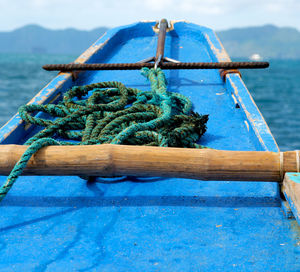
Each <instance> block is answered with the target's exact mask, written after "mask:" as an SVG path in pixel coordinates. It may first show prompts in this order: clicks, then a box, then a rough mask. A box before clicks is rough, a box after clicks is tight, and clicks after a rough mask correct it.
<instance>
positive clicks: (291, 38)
mask: <svg viewBox="0 0 300 272" xmlns="http://www.w3.org/2000/svg"><path fill="white" fill-rule="evenodd" d="M217 35H218V36H219V38H220V40H221V41H222V43H223V45H224V47H225V49H226V51H227V52H228V53H229V55H230V56H231V57H243V58H245V57H249V56H251V55H252V54H255V53H257V54H259V55H261V56H262V57H263V58H267V59H268V58H276V59H300V32H299V31H298V30H297V29H295V28H289V27H280V28H279V27H276V26H273V25H265V26H261V27H247V28H234V29H229V30H226V31H219V32H217Z"/></svg>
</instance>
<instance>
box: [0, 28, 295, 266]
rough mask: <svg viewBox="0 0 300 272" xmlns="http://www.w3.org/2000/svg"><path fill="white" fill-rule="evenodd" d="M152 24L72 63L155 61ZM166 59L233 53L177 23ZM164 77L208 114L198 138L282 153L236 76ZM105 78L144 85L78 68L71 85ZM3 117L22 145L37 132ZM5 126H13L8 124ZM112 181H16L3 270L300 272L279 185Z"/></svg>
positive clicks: (4, 213) (4, 214)
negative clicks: (77, 73)
mask: <svg viewBox="0 0 300 272" xmlns="http://www.w3.org/2000/svg"><path fill="white" fill-rule="evenodd" d="M154 25H155V23H154V22H150V23H138V24H133V25H130V26H125V27H121V28H116V29H113V30H110V31H108V32H107V33H106V34H105V35H104V36H103V37H102V38H100V39H99V40H98V41H97V42H96V43H95V44H94V45H93V46H92V47H91V48H90V49H89V50H88V51H86V53H84V54H83V55H81V56H80V57H79V58H78V59H77V62H96V61H103V62H135V61H138V60H141V59H144V58H146V57H150V56H153V55H154V53H155V47H156V38H157V36H156V34H155V33H154V32H153V30H152V27H153V26H154ZM165 56H168V57H171V58H174V59H179V60H181V61H208V62H209V61H224V60H228V59H229V57H228V55H227V54H226V52H225V50H224V49H223V47H222V45H221V44H220V42H219V40H218V39H217V37H216V36H215V34H214V33H213V31H211V30H210V29H207V28H204V27H200V26H197V25H194V24H189V23H184V22H178V23H175V24H174V30H173V31H170V32H168V33H167V37H166V47H165ZM61 76H62V77H63V78H61V79H60V77H61ZM61 76H58V77H56V78H55V79H54V83H53V84H54V85H52V87H50V88H53V87H54V89H55V90H56V88H58V87H59V88H60V91H61V92H64V91H65V90H66V89H67V88H68V87H70V85H71V84H72V82H71V80H70V75H68V74H65V75H61ZM166 76H167V79H168V82H169V87H168V88H169V91H174V92H180V93H182V94H184V95H186V96H188V97H190V98H191V99H192V101H193V103H194V107H195V110H196V111H198V112H199V113H205V114H206V113H208V114H210V119H209V122H208V131H207V133H206V134H205V136H204V137H203V139H202V142H201V143H202V144H204V145H208V146H210V147H212V148H218V149H226V150H271V151H277V150H278V148H277V145H276V143H275V141H274V139H273V137H272V135H271V133H270V131H269V129H268V127H267V125H266V124H265V122H264V120H263V118H262V116H261V114H260V113H259V111H258V110H257V108H256V106H255V104H254V102H253V100H252V98H251V96H250V95H249V92H248V90H247V88H246V87H245V86H244V84H243V82H242V80H241V79H240V77H239V76H237V75H227V80H226V83H224V82H223V81H222V79H221V78H220V75H219V71H217V70H192V71H188V70H179V71H178V70H173V71H166ZM66 77H67V78H66ZM61 80H63V81H61ZM106 80H118V81H122V82H123V83H124V84H125V85H128V86H131V87H137V88H141V89H148V88H149V84H148V83H147V82H145V80H144V78H143V77H142V76H141V75H140V73H139V71H98V72H82V73H80V74H79V75H78V79H77V80H76V82H75V83H74V84H78V85H80V84H89V83H92V82H98V81H106ZM58 82H60V83H58ZM47 90H49V86H48V87H46V88H45V92H47ZM55 90H53V92H50V93H48V94H47V95H48V97H47V101H50V100H51V99H53V97H54V93H56V91H55ZM231 93H233V94H234V97H235V98H233V97H232V95H231ZM56 94H57V93H56ZM39 99H40V98H39V96H38V97H36V98H35V101H37V100H39ZM234 99H235V100H236V101H237V102H238V104H239V105H240V108H236V102H235V100H234ZM16 118H17V117H16ZM11 122H12V123H9V124H7V125H6V126H5V127H4V128H2V130H1V131H0V136H1V137H2V143H6V142H10V143H20V142H22V141H24V138H27V137H30V135H32V133H33V132H34V129H28V130H27V134H28V135H27V134H25V132H24V128H22V129H21V128H20V129H19V130H18V128H19V127H21V126H22V125H16V124H18V123H14V122H19V121H17V119H16V120H15V121H13V120H12V121H11ZM245 122H247V123H245ZM12 125H14V126H17V128H14V130H12ZM10 131H11V132H10ZM7 135H9V136H7ZM21 137H23V139H20V138H21ZM8 138H9V140H7V139H8ZM120 179H121V180H123V182H120V183H116V184H111V185H109V184H101V183H86V182H85V181H84V180H82V179H80V178H79V177H21V178H20V179H19V180H18V181H17V183H16V185H15V186H14V187H13V189H12V190H11V191H10V193H9V195H8V196H7V198H6V199H5V200H4V201H3V202H2V203H1V207H0V209H1V211H0V214H1V220H0V224H1V226H0V269H3V270H5V269H11V270H14V271H31V270H34V271H46V270H47V271H55V270H58V271H60V270H62V269H67V270H70V271H74V270H82V271H234V270H237V271H297V270H300V262H299V258H300V247H299V246H300V245H299V231H298V229H297V228H295V227H293V224H292V222H293V220H287V219H286V218H285V216H284V214H283V212H282V209H281V200H280V197H279V194H278V187H277V185H276V184H272V183H258V182H257V183H255V182H254V183H248V182H228V181H226V182H225V181H224V182H217V181H215V182H214V181H211V182H205V181H195V180H187V179H175V178H170V179H162V178H152V179H150V178H147V179H146V178H139V179H138V178H133V177H128V178H123V179H122V178H120ZM0 180H1V182H3V181H4V180H5V177H1V179H0ZM132 181H134V182H132ZM145 181H147V182H145Z"/></svg>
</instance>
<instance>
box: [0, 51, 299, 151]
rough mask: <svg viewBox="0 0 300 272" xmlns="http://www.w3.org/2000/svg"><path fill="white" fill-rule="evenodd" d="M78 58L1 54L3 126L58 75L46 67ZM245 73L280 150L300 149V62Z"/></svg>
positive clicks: (0, 114) (0, 113) (272, 64)
mask: <svg viewBox="0 0 300 272" xmlns="http://www.w3.org/2000/svg"><path fill="white" fill-rule="evenodd" d="M76 57H77V56H70V55H33V54H26V55H25V54H0V126H2V125H3V124H5V122H6V121H8V120H9V118H10V117H11V116H12V115H13V114H15V113H16V112H17V110H18V108H19V106H21V105H23V104H24V103H27V102H28V101H29V100H30V99H31V98H32V97H33V96H34V95H35V94H36V93H37V92H38V91H39V90H40V89H41V88H42V87H43V86H45V85H46V84H47V83H48V82H49V80H50V79H51V78H53V77H54V76H55V75H56V74H57V72H46V71H44V70H43V69H41V66H42V65H43V64H46V63H68V62H71V61H73V60H74V59H75V58H76ZM241 72H242V77H243V80H244V82H245V83H246V85H247V87H248V89H249V90H250V92H251V94H252V96H253V98H254V100H255V102H256V104H257V105H258V107H259V109H260V111H261V112H262V114H263V116H264V117H265V119H266V121H267V123H268V125H269V127H270V129H271V131H272V133H273V135H274V137H275V139H276V141H277V143H278V145H279V147H280V149H281V150H282V151H285V150H289V149H300V111H299V108H300V107H299V106H300V60H270V68H269V69H266V70H242V71H241Z"/></svg>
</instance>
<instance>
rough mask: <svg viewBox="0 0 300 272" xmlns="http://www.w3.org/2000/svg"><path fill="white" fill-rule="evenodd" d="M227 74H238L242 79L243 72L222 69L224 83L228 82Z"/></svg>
mask: <svg viewBox="0 0 300 272" xmlns="http://www.w3.org/2000/svg"><path fill="white" fill-rule="evenodd" d="M227 74H238V75H239V76H240V77H242V74H241V72H240V71H239V70H238V69H227V70H226V69H221V70H220V76H221V78H222V80H223V81H226V75H227Z"/></svg>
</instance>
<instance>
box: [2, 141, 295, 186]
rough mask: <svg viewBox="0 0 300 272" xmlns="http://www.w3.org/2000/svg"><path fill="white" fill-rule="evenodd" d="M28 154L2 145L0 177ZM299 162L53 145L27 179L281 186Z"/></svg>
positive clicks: (285, 157)
mask: <svg viewBox="0 0 300 272" xmlns="http://www.w3.org/2000/svg"><path fill="white" fill-rule="evenodd" d="M26 149H27V146H23V145H2V146H1V148H0V158H1V159H0V174H1V175H8V174H9V173H10V171H11V170H12V168H13V167H14V165H15V163H16V162H17V161H18V160H19V159H20V157H21V156H22V154H23V153H24V152H25V150H26ZM299 159H300V158H299V152H298V151H288V152H280V153H276V152H266V151H222V150H213V149H192V148H171V147H151V146H128V145H110V144H103V145H93V146H48V147H45V148H43V149H41V150H40V151H38V152H37V153H36V154H34V155H33V157H32V158H31V159H30V161H29V163H28V165H27V167H26V168H25V170H24V172H23V175H54V176H64V175H65V176H66V175H67V176H69V175H70V176H74V175H87V176H108V177H113V176H120V175H132V176H160V177H181V178H189V179H199V180H236V181H273V182H280V181H282V179H283V176H284V173H285V172H299Z"/></svg>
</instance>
